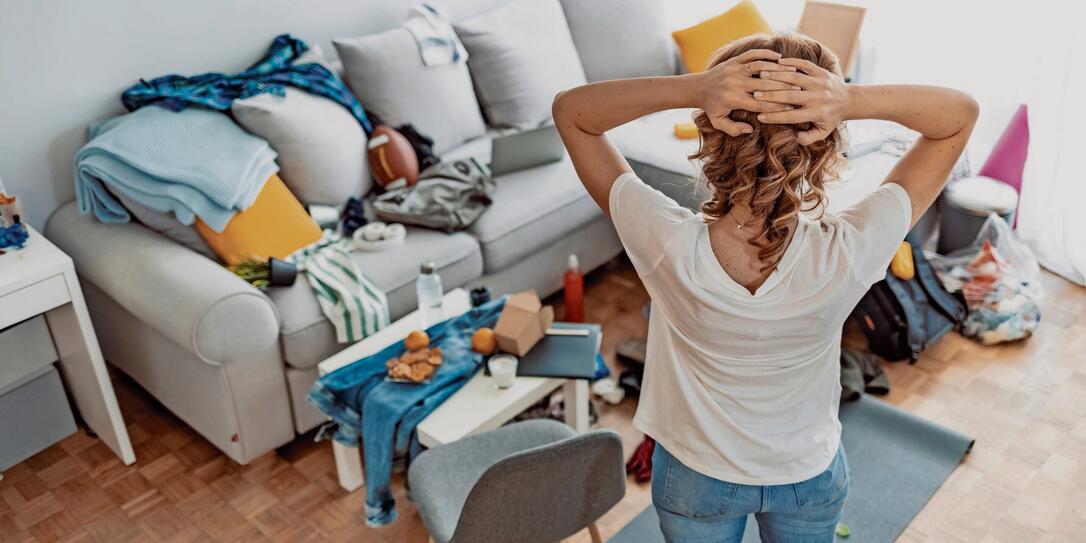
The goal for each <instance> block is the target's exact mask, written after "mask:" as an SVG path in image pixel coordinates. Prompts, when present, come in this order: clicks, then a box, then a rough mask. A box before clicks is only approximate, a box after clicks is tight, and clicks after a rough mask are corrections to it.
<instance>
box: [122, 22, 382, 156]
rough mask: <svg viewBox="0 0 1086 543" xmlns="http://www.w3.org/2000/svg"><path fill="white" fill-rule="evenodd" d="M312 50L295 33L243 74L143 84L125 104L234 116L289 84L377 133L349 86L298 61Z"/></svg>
mask: <svg viewBox="0 0 1086 543" xmlns="http://www.w3.org/2000/svg"><path fill="white" fill-rule="evenodd" d="M307 49H309V46H308V45H306V44H305V42H303V41H302V40H299V39H297V38H294V37H291V36H290V35H289V34H283V35H281V36H277V37H276V38H275V41H273V42H272V44H271V47H270V48H269V49H268V53H267V54H266V55H264V58H263V59H261V60H260V62H257V63H256V64H254V65H252V66H251V67H249V69H247V70H245V71H244V72H241V73H239V74H234V75H227V74H223V73H217V72H211V73H206V74H200V75H197V76H193V77H184V76H180V75H177V74H171V75H165V76H162V77H157V78H155V79H152V80H151V81H144V80H143V79H141V80H140V82H139V84H137V85H133V86H132V87H130V88H129V89H128V90H125V91H124V93H123V94H121V102H122V103H123V104H124V107H126V108H128V110H129V111H135V110H137V109H139V108H141V107H143V106H146V105H152V104H153V105H157V106H161V107H164V108H166V109H169V110H171V111H181V110H182V109H185V108H186V107H188V106H190V105H197V106H203V107H206V108H209V109H216V110H220V111H229V110H230V104H232V103H233V102H234V100H240V99H243V98H248V97H250V96H254V95H257V94H260V93H264V92H268V93H271V94H275V95H277V96H283V95H284V94H285V91H284V87H286V86H287V85H289V86H292V87H297V88H299V89H302V90H305V91H307V92H310V93H312V94H316V95H320V96H324V97H326V98H329V99H331V100H335V101H336V102H338V103H339V104H341V105H342V106H343V107H345V108H347V109H348V110H350V112H351V113H352V114H353V115H354V117H355V118H356V119H358V123H359V124H361V125H362V129H363V130H364V131H365V132H366V134H367V135H368V134H370V133H371V132H373V122H372V121H371V120H370V117H369V116H367V115H366V110H365V109H363V108H362V104H360V103H359V102H358V98H355V96H354V94H351V91H350V89H348V88H347V86H346V85H345V84H344V83H343V81H342V80H341V79H340V78H339V77H337V76H336V74H334V73H332V72H331V71H330V70H329V69H328V68H325V67H324V66H323V65H321V64H316V63H312V64H299V65H294V64H293V62H294V61H295V60H296V59H297V58H298V57H299V56H301V55H302V53H304V52H305V51H306V50H307Z"/></svg>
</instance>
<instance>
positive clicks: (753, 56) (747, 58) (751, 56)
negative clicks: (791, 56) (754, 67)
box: [732, 49, 781, 62]
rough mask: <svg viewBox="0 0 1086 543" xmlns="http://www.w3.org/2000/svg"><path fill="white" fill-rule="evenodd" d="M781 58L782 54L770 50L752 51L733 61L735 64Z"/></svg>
mask: <svg viewBox="0 0 1086 543" xmlns="http://www.w3.org/2000/svg"><path fill="white" fill-rule="evenodd" d="M779 58H781V54H780V53H778V52H776V51H770V50H769V49H751V50H750V51H747V52H746V53H743V54H741V55H739V56H737V57H735V58H733V59H732V61H734V62H751V61H754V60H760V59H764V60H777V59H779Z"/></svg>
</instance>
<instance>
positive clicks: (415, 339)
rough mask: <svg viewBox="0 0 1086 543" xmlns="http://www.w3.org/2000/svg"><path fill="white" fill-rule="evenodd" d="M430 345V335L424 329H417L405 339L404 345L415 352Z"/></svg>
mask: <svg viewBox="0 0 1086 543" xmlns="http://www.w3.org/2000/svg"><path fill="white" fill-rule="evenodd" d="M428 345H430V336H428V335H426V332H424V331H422V330H415V331H414V332H411V333H410V334H407V337H406V338H404V340H403V346H404V347H407V350H408V351H411V352H414V351H417V350H419V349H425V348H426V347H427V346H428Z"/></svg>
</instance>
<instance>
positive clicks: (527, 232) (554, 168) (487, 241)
mask: <svg viewBox="0 0 1086 543" xmlns="http://www.w3.org/2000/svg"><path fill="white" fill-rule="evenodd" d="M489 155H490V142H489V140H479V141H474V142H469V143H468V144H465V145H464V146H462V147H460V148H458V149H455V150H453V151H451V152H449V153H447V154H446V155H445V158H446V159H449V158H465V157H472V156H474V157H481V158H483V159H489ZM494 182H495V185H496V187H495V189H494V193H493V194H492V195H491V199H492V200H493V203H492V204H491V206H490V207H489V208H488V209H487V210H486V211H484V212H483V214H482V215H481V216H480V217H479V219H478V220H476V221H475V223H474V224H472V225H471V227H470V228H469V229H468V232H470V233H471V235H472V236H475V238H476V239H478V240H479V245H480V246H481V247H482V251H483V269H484V271H485V272H486V273H488V274H491V273H495V272H498V271H501V270H503V269H505V268H507V267H509V266H510V265H512V264H514V263H516V262H518V261H520V260H523V259H524V258H526V257H528V256H531V255H532V254H534V253H535V252H537V251H539V250H540V249H543V248H544V247H547V246H549V245H551V244H553V243H554V242H556V241H558V240H560V239H562V238H564V237H566V236H568V235H571V234H575V233H576V232H577V230H578V229H579V228H580V227H582V226H584V225H585V224H587V223H588V222H590V221H591V220H592V219H594V218H596V217H599V216H600V214H601V212H600V209H599V207H597V206H596V203H595V202H594V201H592V198H591V197H589V196H588V193H587V192H586V191H585V190H584V187H583V186H582V185H581V181H580V179H579V178H578V177H577V172H576V171H574V169H573V163H572V162H571V161H570V160H569V157H568V156H567V157H565V158H563V159H562V160H561V161H560V162H554V163H551V164H544V165H542V166H537V167H535V168H529V169H527V170H521V171H519V172H513V173H510V174H506V175H502V176H499V177H497V178H495V179H494Z"/></svg>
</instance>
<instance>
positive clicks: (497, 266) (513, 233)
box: [46, 0, 693, 463]
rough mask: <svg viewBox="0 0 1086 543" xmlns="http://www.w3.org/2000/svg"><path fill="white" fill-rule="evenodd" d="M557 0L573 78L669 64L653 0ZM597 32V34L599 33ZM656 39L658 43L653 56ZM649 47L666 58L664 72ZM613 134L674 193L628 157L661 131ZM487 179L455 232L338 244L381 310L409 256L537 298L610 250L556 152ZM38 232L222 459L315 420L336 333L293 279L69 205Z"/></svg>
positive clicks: (403, 306) (610, 233)
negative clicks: (569, 263) (268, 281)
mask: <svg viewBox="0 0 1086 543" xmlns="http://www.w3.org/2000/svg"><path fill="white" fill-rule="evenodd" d="M563 6H564V8H565V14H566V18H567V20H568V22H569V26H570V27H571V32H572V37H573V39H574V41H575V43H576V46H577V53H578V55H579V56H580V57H581V61H582V64H583V66H584V69H585V73H586V78H587V80H589V81H593V80H599V79H604V78H609V77H621V76H629V75H648V74H652V73H659V74H666V73H669V72H670V71H673V70H674V66H676V65H677V63H674V62H671V61H670V60H673V59H674V52H673V50H672V49H671V44H670V37H669V36H668V35H667V34H666V31H665V30H664V28H663V23H662V16H661V15H660V13H659V8H660V6H659V3H658V2H657V1H656V0H637V1H636V2H628V1H624V0H600V1H598V2H584V1H583V0H564V1H563ZM454 7H455V3H454ZM617 9H623V10H625V11H627V12H628V14H629V13H633V14H634V15H631V16H628V17H627V18H626V19H625V20H624V24H623V25H618V26H617V27H616V25H610V26H609V25H608V18H607V17H601V16H600V14H601V13H606V12H607V10H611V11H613V10H617ZM455 15H456V13H455V9H454V16H455ZM638 20H640V21H642V24H640V25H639V23H638ZM601 28H605V29H606V28H609V29H610V30H607V31H606V32H605V35H602V36H601V35H600V34H601V32H604V31H602V30H601ZM647 33H648V34H647ZM647 35H651V36H654V37H653V38H652V39H647V38H646V36H647ZM623 42H628V43H629V44H630V45H629V47H623V46H622V43H623ZM648 42H654V43H656V44H657V45H655V46H651V47H656V48H657V51H655V59H657V60H655V61H654V62H655V64H653V65H645V64H644V62H645V61H644V60H643V59H646V58H649V57H648V56H646V54H644V53H636V52H634V53H633V54H629V53H630V51H631V50H634V49H636V48H641V49H642V50H644V48H645V47H647V46H646V43H648ZM660 44H663V45H662V46H663V47H666V48H667V49H666V50H665V51H659V50H658V49H659V47H661V45H660ZM617 51H624V52H626V53H627V54H623V55H622V56H616V53H615V52H617ZM661 56H663V57H664V58H666V59H670V60H669V61H668V62H666V63H665V64H663V66H667V68H664V69H661V67H660V66H661V64H660V62H659V60H658V59H659V58H661ZM687 118H688V117H687ZM618 140H619V141H618V142H617V143H618V145H619V147H620V149H621V150H623V152H624V153H625V154H627V156H628V157H629V158H630V159H631V163H632V164H633V165H634V166H635V168H636V169H637V170H638V172H639V173H641V174H642V175H643V176H644V177H645V178H646V179H647V180H650V181H651V182H653V183H655V184H658V185H659V186H660V187H661V188H662V189H663V190H665V192H669V193H671V194H672V195H674V196H676V197H677V199H680V200H686V201H690V199H691V197H692V196H691V195H692V194H693V192H692V189H691V188H690V187H692V184H691V180H690V178H689V174H690V173H691V171H692V169H690V168H685V167H678V168H669V167H660V166H659V164H657V165H655V166H654V165H652V160H651V159H644V158H643V157H642V156H641V155H645V154H648V155H651V154H652V153H653V152H656V151H654V150H655V149H657V148H658V147H660V146H661V145H664V146H666V145H669V144H670V145H673V143H670V140H674V138H673V136H672V135H671V133H670V127H668V128H666V129H661V126H660V125H659V123H657V124H655V125H654V124H652V123H646V124H637V123H631V125H627V126H626V127H623V133H622V137H621V138H618ZM488 148H489V140H488V139H486V138H482V139H477V140H474V141H470V142H468V143H465V144H463V145H461V146H459V147H457V148H455V149H452V150H451V151H448V152H444V153H442V155H443V157H445V158H454V157H461V156H476V155H479V154H481V153H486V152H487V150H488ZM676 170H678V171H676ZM496 183H497V189H496V191H495V193H494V195H493V200H494V203H493V205H492V207H491V208H490V209H488V210H487V211H486V212H485V213H484V214H483V216H482V217H481V218H480V219H479V220H478V221H477V222H476V223H475V224H474V225H473V226H472V227H471V228H470V229H469V230H467V231H465V232H460V233H454V234H445V233H441V232H437V231H432V230H425V229H421V228H409V229H408V236H407V241H406V243H405V245H404V246H403V247H402V248H399V249H396V250H394V251H393V252H385V253H360V252H356V253H353V256H352V258H354V260H355V262H356V263H357V265H358V267H359V269H360V270H362V271H363V272H364V273H365V274H367V276H368V277H370V278H371V279H372V280H373V282H374V283H375V284H376V285H377V286H378V287H380V288H382V289H383V290H384V291H385V292H386V293H387V295H388V300H389V305H390V308H391V312H392V317H393V318H398V317H399V316H401V315H403V314H405V313H407V312H409V311H411V310H412V309H413V308H414V307H415V305H416V300H415V293H414V279H415V277H416V275H417V273H418V269H419V265H420V264H421V263H422V262H423V261H428V260H432V261H435V262H436V263H437V265H438V273H439V274H440V275H441V278H442V281H443V283H444V285H445V288H446V289H452V288H455V287H464V288H470V287H473V286H476V285H486V286H488V287H490V288H491V290H492V291H494V292H495V293H496V294H503V293H508V292H513V291H518V290H523V289H535V290H536V291H538V292H539V293H540V294H541V295H549V294H551V293H554V292H556V291H557V290H558V289H559V288H560V287H561V276H562V271H563V269H564V266H565V262H566V256H567V255H569V254H574V253H575V254H577V255H578V256H579V257H580V262H581V265H582V267H583V268H584V269H585V270H586V271H587V270H591V269H593V268H596V267H598V266H600V265H601V264H603V263H605V262H607V261H608V260H610V259H612V258H614V257H615V256H616V255H618V254H619V253H620V252H621V250H622V247H621V244H620V243H619V240H618V237H617V236H616V234H615V232H614V230H613V228H612V226H611V224H610V222H609V221H608V220H607V219H606V218H605V217H604V216H603V214H602V213H601V212H600V210H599V209H598V208H597V207H596V205H595V204H594V203H593V201H592V200H591V199H590V198H589V197H588V195H587V194H586V193H585V191H584V189H583V187H582V186H581V184H580V182H579V181H578V179H577V176H576V173H575V172H574V170H573V167H572V164H571V163H570V161H569V160H568V158H567V159H565V160H564V161H562V162H558V163H553V164H548V165H544V166H540V167H537V168H533V169H530V170H525V171H520V172H516V173H513V174H510V175H506V176H502V177H499V178H498V179H496ZM46 234H47V236H48V237H49V238H50V239H51V240H52V241H53V242H54V243H56V244H57V245H58V246H60V247H61V248H62V249H64V250H65V251H66V252H67V253H68V254H69V255H71V256H72V258H73V259H74V261H75V264H76V269H77V270H78V272H79V274H80V276H81V277H82V281H83V288H84V291H85V293H86V298H87V303H88V306H89V308H90V312H91V315H92V318H93V320H94V324H95V328H96V331H97V333H98V337H99V341H100V343H101V346H102V349H103V351H104V353H105V356H106V358H107V359H108V360H109V362H110V363H112V364H113V365H114V366H116V367H118V368H120V369H121V370H123V371H124V372H125V373H126V374H128V375H129V376H131V377H132V378H133V379H134V380H135V381H136V382H138V383H139V384H140V385H141V386H142V387H144V388H145V389H146V390H147V391H148V392H149V393H150V394H152V395H153V396H154V397H155V398H156V399H158V400H159V401H160V402H161V403H162V404H163V405H165V406H166V407H167V408H169V409H170V410H171V411H173V412H174V413H175V414H176V415H177V416H178V417H180V418H181V419H182V420H184V421H185V422H186V423H188V424H189V425H191V426H192V427H193V428H194V429H195V430H196V431H198V432H199V433H200V434H202V435H203V436H204V437H206V438H207V439H208V440H209V441H210V442H211V443H213V444H214V445H215V446H216V447H218V448H219V449H221V450H222V451H223V452H225V453H226V454H227V455H229V456H230V457H231V458H232V459H234V460H235V461H237V462H239V463H247V462H249V461H250V460H252V459H254V458H256V457H258V456H260V455H262V454H264V453H266V452H268V451H270V450H272V449H273V448H276V447H279V446H281V445H284V444H286V443H288V442H290V441H291V440H293V439H294V437H295V435H296V434H298V433H304V432H306V431H309V430H311V429H313V428H314V427H316V426H317V425H319V424H320V423H321V422H323V421H324V420H325V419H324V417H323V416H322V415H321V414H320V413H319V412H317V411H316V410H314V409H313V408H312V407H311V406H310V405H309V404H308V403H307V402H306V401H305V395H306V393H307V392H308V390H309V389H310V387H311V386H312V384H313V382H314V380H315V379H316V378H317V364H318V363H319V362H320V361H321V360H323V359H324V358H326V357H328V356H329V355H331V354H334V353H335V352H337V351H339V350H341V349H342V348H344V347H345V346H346V345H343V344H338V343H336V341H335V334H334V332H333V328H332V326H331V324H330V323H329V322H328V321H327V320H326V319H325V318H324V317H323V315H322V314H321V311H320V309H319V306H318V304H317V301H316V300H315V298H314V297H313V295H312V293H311V292H310V289H309V287H308V286H307V284H306V282H305V281H298V282H296V283H295V285H293V286H292V287H288V288H279V289H275V288H273V289H270V290H268V291H264V292H262V291H260V290H257V289H255V288H253V287H252V286H250V285H249V284H248V283H246V282H244V281H242V280H240V279H238V278H237V277H235V276H234V275H233V274H231V273H230V272H229V271H228V270H226V269H224V268H223V267H222V266H221V265H220V264H219V263H217V262H214V261H213V260H211V259H208V258H206V257H205V256H202V255H201V254H198V253H197V252H195V251H193V250H190V249H189V248H186V247H184V246H182V245H180V244H178V243H175V242H174V241H171V240H170V239H168V238H166V237H164V236H162V235H160V234H158V233H156V232H155V231H152V230H151V229H148V228H146V227H144V226H142V225H140V224H136V223H130V224H124V225H106V224H102V223H99V222H97V221H95V219H94V218H92V217H90V216H85V215H80V214H79V212H78V211H77V208H76V205H75V203H74V202H70V203H68V204H67V205H65V206H63V207H61V208H60V209H58V210H57V211H56V212H55V213H54V214H53V216H52V217H51V218H50V220H49V222H48V224H47V226H46Z"/></svg>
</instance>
